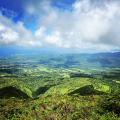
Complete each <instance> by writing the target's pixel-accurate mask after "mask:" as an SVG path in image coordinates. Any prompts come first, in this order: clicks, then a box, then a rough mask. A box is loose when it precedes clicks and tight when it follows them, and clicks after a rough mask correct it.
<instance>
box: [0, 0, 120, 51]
mask: <svg viewBox="0 0 120 120" xmlns="http://www.w3.org/2000/svg"><path fill="white" fill-rule="evenodd" d="M119 6H120V3H119V2H118V1H117V0H116V1H109V2H108V1H107V0H106V1H103V2H101V3H98V2H97V1H96V2H91V0H77V1H76V2H74V3H73V4H71V7H70V9H63V8H59V7H56V6H53V5H52V4H51V2H50V1H47V0H46V1H42V2H37V3H32V4H31V3H28V4H25V14H26V15H28V16H34V17H36V19H37V26H36V28H37V29H36V30H35V31H34V32H32V31H31V30H29V29H27V28H26V27H25V25H24V22H22V21H20V22H18V23H13V22H12V21H11V20H10V19H8V18H6V17H4V16H3V15H2V14H0V44H4V45H8V44H15V45H21V46H38V47H40V46H43V47H44V46H45V47H46V46H52V47H60V48H70V49H74V48H77V49H80V50H82V51H89V50H91V51H113V50H120V35H119V31H120V22H119V21H120V7H119Z"/></svg>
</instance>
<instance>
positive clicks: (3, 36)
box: [0, 14, 41, 46]
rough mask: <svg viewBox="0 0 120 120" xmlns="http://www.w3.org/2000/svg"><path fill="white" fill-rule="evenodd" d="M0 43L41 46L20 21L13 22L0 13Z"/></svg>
mask: <svg viewBox="0 0 120 120" xmlns="http://www.w3.org/2000/svg"><path fill="white" fill-rule="evenodd" d="M0 44H2V45H9V44H12V45H13V44H14V45H19V46H41V43H40V41H37V39H36V38H35V37H34V35H33V33H32V32H31V31H29V30H28V29H26V28H25V27H24V25H23V23H22V22H18V23H13V22H12V21H11V20H9V19H8V18H6V17H4V16H3V15H2V14H0Z"/></svg>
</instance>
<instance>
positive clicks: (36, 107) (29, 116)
mask: <svg viewBox="0 0 120 120" xmlns="http://www.w3.org/2000/svg"><path fill="white" fill-rule="evenodd" d="M0 120H120V53H99V54H59V55H56V54H52V55H51V54H50V55H49V54H48V55H39V54H32V55H30V54H27V55H24V54H15V55H11V56H1V57H0Z"/></svg>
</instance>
